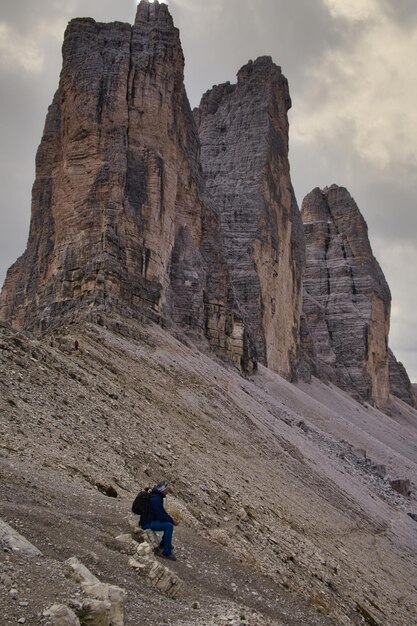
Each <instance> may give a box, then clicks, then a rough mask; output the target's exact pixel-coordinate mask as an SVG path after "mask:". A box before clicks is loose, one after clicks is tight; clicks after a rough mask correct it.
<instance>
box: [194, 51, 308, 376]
mask: <svg viewBox="0 0 417 626" xmlns="http://www.w3.org/2000/svg"><path fill="white" fill-rule="evenodd" d="M290 104H291V102H290V99H289V91H288V83H287V80H286V78H285V77H284V76H283V75H282V73H281V70H280V68H279V67H277V66H276V65H275V64H274V63H273V62H272V59H271V58H270V57H261V58H259V59H257V60H256V61H254V62H253V61H249V63H248V64H246V65H245V66H244V67H243V68H242V69H241V70H240V71H239V72H238V82H237V84H235V85H230V83H225V84H223V85H218V86H215V87H213V88H212V89H211V90H210V91H208V92H206V93H205V94H204V96H203V98H202V100H201V103H200V107H199V109H198V110H196V111H195V119H196V121H197V125H198V131H199V137H200V142H201V162H202V167H203V172H204V175H205V177H206V181H207V189H208V191H209V192H210V195H211V196H212V198H213V199H214V203H215V205H216V206H217V207H218V209H219V213H220V219H221V224H222V232H223V237H224V241H225V246H226V253H227V259H228V265H229V268H230V272H231V276H232V282H233V287H234V290H235V293H236V294H237V298H238V300H239V303H240V305H241V307H242V310H243V311H244V314H245V318H246V319H247V320H248V323H249V326H250V329H251V334H252V336H253V337H254V338H255V339H254V340H255V345H256V349H257V353H258V357H259V360H260V361H261V362H262V363H264V364H266V365H268V366H269V367H271V368H272V369H274V370H275V371H277V372H279V373H280V374H282V375H283V376H285V377H287V378H292V377H293V375H294V372H295V368H296V363H297V359H298V342H299V339H298V324H299V309H300V303H301V276H302V268H303V263H304V242H303V232H302V224H301V220H300V215H299V210H298V206H297V202H296V200H295V196H294V193H293V189H292V185H291V179H290V173H289V163H288V118H287V111H288V108H289V106H290Z"/></svg>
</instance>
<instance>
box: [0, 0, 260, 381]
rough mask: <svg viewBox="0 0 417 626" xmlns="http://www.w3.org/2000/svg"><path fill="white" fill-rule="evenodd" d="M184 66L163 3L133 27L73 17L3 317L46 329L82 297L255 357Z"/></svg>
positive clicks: (241, 358) (247, 358) (143, 10)
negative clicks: (210, 190) (207, 182)
mask: <svg viewBox="0 0 417 626" xmlns="http://www.w3.org/2000/svg"><path fill="white" fill-rule="evenodd" d="M183 74H184V58H183V54H182V50H181V44H180V41H179V36H178V30H177V29H176V28H175V27H174V25H173V22H172V18H171V16H170V14H169V11H168V8H167V6H166V5H164V4H159V3H157V2H156V3H148V2H141V3H140V4H139V6H138V10H137V15H136V20H135V24H134V26H133V27H131V26H130V25H129V24H122V23H113V24H100V23H96V22H95V21H94V20H92V19H75V20H72V21H71V22H70V24H69V26H68V28H67V30H66V33H65V39H64V44H63V67H62V72H61V76H60V84H59V88H58V91H57V92H56V94H55V97H54V101H53V103H52V105H51V107H50V109H49V112H48V116H47V119H46V124H45V130H44V134H43V137H42V141H41V144H40V146H39V149H38V153H37V157H36V180H35V183H34V186H33V194H32V218H31V227H30V233H29V240H28V245H27V249H26V252H25V253H24V254H23V256H22V257H20V259H18V261H17V262H16V263H15V265H14V266H13V267H12V268H11V269H10V270H9V272H8V275H7V278H6V281H5V285H4V288H3V291H2V295H1V300H0V309H1V316H2V317H3V318H5V319H7V320H11V321H12V322H13V324H15V325H16V326H23V327H24V328H27V329H30V330H36V329H38V330H39V329H40V330H44V329H45V328H47V327H48V326H50V325H51V324H53V323H55V322H59V321H60V320H62V317H63V316H65V317H66V319H67V320H68V319H72V318H73V317H74V314H75V315H77V314H78V313H79V312H80V310H81V311H83V312H87V313H88V312H91V315H92V316H93V317H94V318H95V319H96V320H97V319H100V317H101V316H102V315H103V314H105V313H106V312H107V311H112V312H123V313H124V315H130V316H133V317H136V318H139V319H149V320H153V321H156V322H158V323H161V324H168V325H172V324H179V325H182V326H183V327H185V329H186V330H187V331H191V332H193V331H194V332H195V333H198V334H201V335H203V334H205V335H206V337H207V338H208V339H209V341H210V343H211V345H212V346H213V347H214V348H217V349H218V350H219V351H220V352H221V353H223V354H224V355H226V356H227V357H228V358H230V359H231V360H233V361H234V362H236V364H237V365H238V366H239V367H242V368H243V369H251V368H253V367H254V366H256V358H255V356H254V354H253V350H252V347H251V341H250V338H249V336H248V332H247V328H246V326H245V322H244V320H243V318H242V315H241V313H240V310H239V306H238V304H237V302H236V299H235V297H234V295H233V289H232V285H231V282H230V278H229V273H228V268H227V264H226V262H225V259H224V253H223V247H222V241H221V237H220V233H219V228H220V223H219V218H218V215H217V213H216V212H215V210H214V209H213V207H212V206H211V205H210V203H209V202H205V197H204V180H203V177H202V175H201V171H200V164H199V161H198V151H199V144H198V136H197V132H196V129H195V126H194V123H193V118H192V114H191V110H190V106H189V103H188V100H187V96H186V93H185V89H184V81H183Z"/></svg>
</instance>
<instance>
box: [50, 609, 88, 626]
mask: <svg viewBox="0 0 417 626" xmlns="http://www.w3.org/2000/svg"><path fill="white" fill-rule="evenodd" d="M43 617H45V618H47V620H48V623H49V624H50V626H80V620H79V619H78V617H77V616H76V615H75V613H74V611H71V609H69V608H68V607H67V606H65V604H53V605H52V606H51V607H49V609H47V610H46V611H44V612H43Z"/></svg>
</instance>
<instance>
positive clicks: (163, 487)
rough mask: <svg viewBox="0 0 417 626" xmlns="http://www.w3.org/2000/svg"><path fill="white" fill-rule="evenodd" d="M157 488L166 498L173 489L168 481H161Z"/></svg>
mask: <svg viewBox="0 0 417 626" xmlns="http://www.w3.org/2000/svg"><path fill="white" fill-rule="evenodd" d="M156 488H157V489H158V491H160V492H161V493H162V494H163V495H164V496H166V494H167V493H168V492H169V491H170V489H171V487H170V484H169V482H168V481H167V480H161V481H160V482H159V483H158V484H157V485H156Z"/></svg>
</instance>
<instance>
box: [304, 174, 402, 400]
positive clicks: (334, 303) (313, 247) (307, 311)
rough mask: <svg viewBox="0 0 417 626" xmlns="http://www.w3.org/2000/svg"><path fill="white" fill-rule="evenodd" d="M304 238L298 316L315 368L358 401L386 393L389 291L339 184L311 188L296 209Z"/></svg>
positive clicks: (362, 227)
mask: <svg viewBox="0 0 417 626" xmlns="http://www.w3.org/2000/svg"><path fill="white" fill-rule="evenodd" d="M301 215H302V219H303V222H304V234H305V240H306V272H305V279H304V305H303V310H304V315H305V319H306V324H307V327H308V331H309V335H310V342H311V345H310V346H309V350H308V351H309V353H310V354H309V356H310V358H311V360H313V361H315V365H316V372H315V373H317V374H318V375H319V376H320V377H322V378H328V379H330V380H332V381H333V382H335V383H336V384H337V385H339V386H340V387H342V388H343V389H346V390H347V391H349V392H350V393H352V394H353V395H354V396H356V397H357V398H359V399H362V400H370V401H372V402H374V403H375V404H376V405H377V406H384V405H385V404H386V403H387V401H388V398H389V374H388V330H389V316H390V302H391V296H390V291H389V288H388V285H387V283H386V281H385V278H384V275H383V273H382V270H381V268H380V267H379V265H378V263H377V261H376V259H375V258H374V256H373V254H372V250H371V246H370V243H369V239H368V232H367V225H366V223H365V220H364V219H363V217H362V215H361V213H360V211H359V209H358V207H357V205H356V203H355V201H354V200H353V198H352V197H351V196H350V194H349V193H348V191H347V190H346V189H345V188H343V187H338V186H337V185H332V186H331V187H329V188H325V189H324V190H320V189H318V188H316V189H314V190H313V191H312V192H311V193H310V194H308V195H307V196H306V198H305V199H304V201H303V204H302V210H301Z"/></svg>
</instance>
